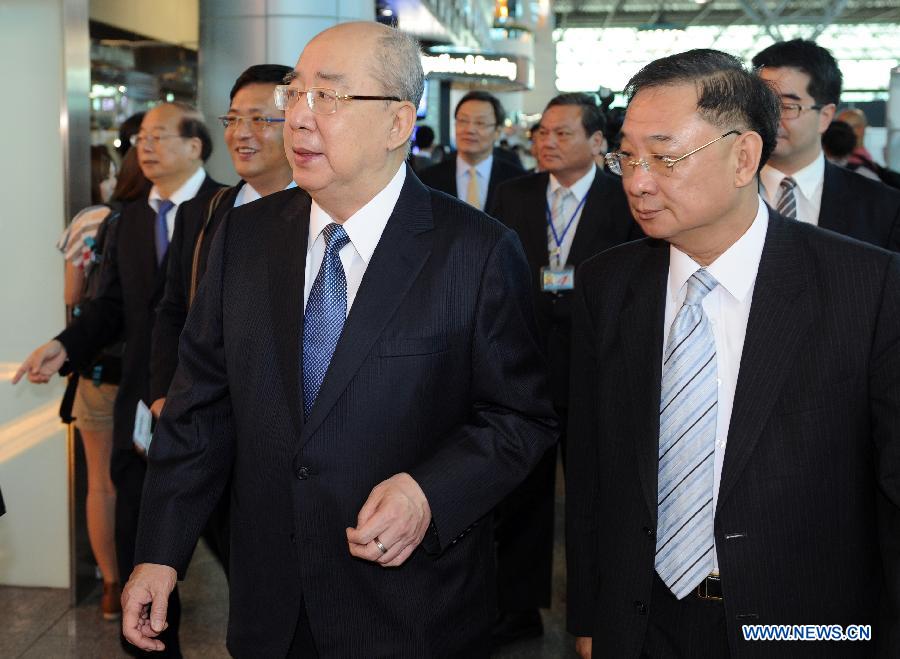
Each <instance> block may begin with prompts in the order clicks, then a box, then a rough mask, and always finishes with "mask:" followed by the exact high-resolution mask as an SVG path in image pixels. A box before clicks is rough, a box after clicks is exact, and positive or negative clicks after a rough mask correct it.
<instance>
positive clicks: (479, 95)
mask: <svg viewBox="0 0 900 659" xmlns="http://www.w3.org/2000/svg"><path fill="white" fill-rule="evenodd" d="M466 101H484V102H486V103H490V104H491V107H492V108H494V122H496V124H497V127H499V126H502V125H503V122H504V121H506V111H505V110H504V109H503V105H502V104H501V103H500V99H498V98H497V97H496V96H494V95H493V94H491V93H490V92H485V91H481V90H480V89H476V90H473V91H470V92H469V93H467V94H466V95H465V96H463V97H462V98H461V99H459V103H457V104H456V109H455V110H454V111H453V116H454V117H455V116H456V115H458V114H459V108H461V107H462V104H463V103H465V102H466Z"/></svg>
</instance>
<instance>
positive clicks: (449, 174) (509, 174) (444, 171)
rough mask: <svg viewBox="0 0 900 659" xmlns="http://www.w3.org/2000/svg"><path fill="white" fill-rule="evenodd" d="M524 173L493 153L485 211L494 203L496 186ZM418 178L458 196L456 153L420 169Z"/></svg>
mask: <svg viewBox="0 0 900 659" xmlns="http://www.w3.org/2000/svg"><path fill="white" fill-rule="evenodd" d="M524 173H525V170H524V169H522V168H521V167H518V166H516V165H515V164H514V163H512V162H510V161H509V160H504V159H503V158H498V157H497V155H496V154H494V161H493V162H492V163H491V178H490V180H489V181H488V189H487V197H486V198H485V202H484V209H485V211H487V210H488V209H490V208H491V206H492V205H493V203H494V196H495V195H496V193H497V186H499V185H500V184H501V183H503V182H504V181H508V180H510V179H513V178H516V177H517V176H522V175H523V174H524ZM419 178H421V179H422V183H424V184H425V185H427V186H429V187H431V188H434V189H435V190H440V191H441V192H446V193H447V194H449V195H453V196H454V197H459V194H458V193H457V190H456V154H453V155H452V156H448V157H447V158H445V159H444V160H442V161H441V162H440V163H438V164H437V165H434V166H432V167H428V168H426V169H424V170H422V172H421V173H420V174H419Z"/></svg>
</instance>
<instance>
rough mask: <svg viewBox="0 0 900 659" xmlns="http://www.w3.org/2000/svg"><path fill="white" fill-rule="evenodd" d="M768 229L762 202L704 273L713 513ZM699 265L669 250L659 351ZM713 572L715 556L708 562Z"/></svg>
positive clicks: (715, 563) (665, 342) (664, 342)
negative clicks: (712, 382)
mask: <svg viewBox="0 0 900 659" xmlns="http://www.w3.org/2000/svg"><path fill="white" fill-rule="evenodd" d="M768 228H769V213H768V209H767V208H766V205H765V204H764V203H763V200H762V198H760V199H759V208H758V210H757V212H756V218H755V219H754V220H753V224H751V225H750V228H749V229H747V231H746V232H745V233H744V235H743V236H741V237H740V238H739V239H738V240H737V242H735V243H734V244H733V245H732V246H731V247H729V248H728V249H727V250H726V251H725V252H724V253H723V254H722V255H721V256H719V258H717V259H716V260H715V261H713V262H712V263H711V264H710V265H709V266H707V268H706V269H707V271H708V272H709V274H711V275H712V276H713V277H715V278H716V281H718V282H719V285H718V286H716V287H715V288H714V289H713V290H712V291H711V292H710V293H708V294H707V295H706V297H704V298H703V303H702V304H703V311H704V312H705V313H706V316H707V318H709V322H710V325H711V326H712V332H713V339H714V340H715V343H716V367H717V370H718V384H719V389H718V394H719V400H718V409H717V413H716V448H715V466H714V468H713V479H714V480H713V514H715V510H716V504H717V503H718V499H719V481H720V480H721V478H722V465H723V463H724V460H725V445H726V442H727V440H728V426H729V424H730V423H731V410H732V408H733V407H734V392H735V390H736V389H737V381H738V370H739V368H740V365H741V353H742V352H743V350H744V337H745V336H746V334H747V319H748V318H749V317H750V302H751V301H752V299H753V288H754V286H755V284H756V273H757V271H758V270H759V261H760V258H761V257H762V250H763V243H765V240H766V232H767V231H768ZM700 267H701V266H700V265H699V264H698V263H697V262H696V261H694V260H693V259H692V258H691V257H690V256H688V255H687V254H685V253H684V252H681V251H679V250H678V249H677V248H675V247H672V246H670V247H669V279H668V286H667V287H666V320H665V325H664V331H663V346H665V345H667V342H668V340H669V330H670V329H671V327H672V323H673V322H674V320H675V316H676V315H677V314H678V311H679V310H680V309H681V306H682V305H683V304H684V298H685V296H686V295H687V280H688V279H690V277H691V275H693V274H694V272H696V271H697V270H698V269H699V268H700ZM713 561H714V566H715V569H716V570H718V564H719V561H718V557H716V556H714V557H713Z"/></svg>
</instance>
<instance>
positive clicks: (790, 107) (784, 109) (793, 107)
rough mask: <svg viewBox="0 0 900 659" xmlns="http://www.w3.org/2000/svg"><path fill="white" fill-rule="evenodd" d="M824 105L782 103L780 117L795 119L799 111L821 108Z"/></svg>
mask: <svg viewBox="0 0 900 659" xmlns="http://www.w3.org/2000/svg"><path fill="white" fill-rule="evenodd" d="M824 107H825V106H824V105H800V104H799V103H782V104H781V118H782V119H796V118H797V117H799V116H800V113H801V112H804V111H806V110H821V109H822V108H824Z"/></svg>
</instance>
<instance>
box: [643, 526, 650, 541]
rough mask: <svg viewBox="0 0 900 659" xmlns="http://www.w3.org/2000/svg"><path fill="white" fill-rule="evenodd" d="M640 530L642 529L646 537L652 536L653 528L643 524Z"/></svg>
mask: <svg viewBox="0 0 900 659" xmlns="http://www.w3.org/2000/svg"><path fill="white" fill-rule="evenodd" d="M641 531H643V532H644V535H646V536H647V537H648V538H652V537H653V529H651V528H650V527H649V526H645V527H644V528H642V529H641Z"/></svg>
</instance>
